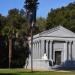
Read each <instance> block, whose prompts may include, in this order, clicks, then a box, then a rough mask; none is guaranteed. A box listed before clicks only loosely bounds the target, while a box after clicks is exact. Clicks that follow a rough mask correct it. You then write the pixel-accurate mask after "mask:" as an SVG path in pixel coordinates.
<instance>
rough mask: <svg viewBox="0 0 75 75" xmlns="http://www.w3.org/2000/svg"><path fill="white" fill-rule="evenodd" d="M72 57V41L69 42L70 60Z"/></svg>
mask: <svg viewBox="0 0 75 75" xmlns="http://www.w3.org/2000/svg"><path fill="white" fill-rule="evenodd" d="M71 59H72V41H70V42H69V60H71Z"/></svg>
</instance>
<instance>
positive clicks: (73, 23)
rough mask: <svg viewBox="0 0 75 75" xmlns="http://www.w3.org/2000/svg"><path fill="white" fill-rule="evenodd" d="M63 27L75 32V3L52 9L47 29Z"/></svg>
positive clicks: (48, 17)
mask: <svg viewBox="0 0 75 75" xmlns="http://www.w3.org/2000/svg"><path fill="white" fill-rule="evenodd" d="M58 25H63V26H64V27H66V28H68V29H70V30H72V31H73V32H75V2H73V3H70V4H69V5H68V6H66V7H62V8H58V9H51V11H50V12H49V13H48V16H47V27H46V29H49V28H52V27H55V26H58Z"/></svg>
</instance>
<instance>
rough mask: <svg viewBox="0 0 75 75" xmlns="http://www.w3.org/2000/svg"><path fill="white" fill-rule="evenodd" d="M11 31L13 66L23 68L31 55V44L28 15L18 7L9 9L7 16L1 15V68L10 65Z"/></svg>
mask: <svg viewBox="0 0 75 75" xmlns="http://www.w3.org/2000/svg"><path fill="white" fill-rule="evenodd" d="M10 31H11V35H12V39H11V40H12V59H11V67H12V68H19V67H20V68H21V67H23V66H24V65H25V60H26V58H27V57H28V55H29V46H28V39H27V37H28V36H27V20H26V16H25V14H24V13H23V12H22V11H21V12H20V11H19V10H18V9H11V10H9V12H8V16H6V17H4V16H2V15H0V68H8V66H9V65H8V64H9V62H8V61H9V45H10V44H9V34H10ZM17 34H18V35H17ZM16 43H17V44H16Z"/></svg>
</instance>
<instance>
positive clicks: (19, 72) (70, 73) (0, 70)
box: [0, 69, 75, 75]
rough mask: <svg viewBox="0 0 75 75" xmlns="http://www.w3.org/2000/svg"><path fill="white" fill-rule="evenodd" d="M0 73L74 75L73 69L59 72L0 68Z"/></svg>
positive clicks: (13, 74)
mask: <svg viewBox="0 0 75 75" xmlns="http://www.w3.org/2000/svg"><path fill="white" fill-rule="evenodd" d="M0 75H75V72H74V71H69V72H62V71H61V72H60V71H41V72H38V71H34V72H33V73H32V72H31V71H30V70H25V69H0Z"/></svg>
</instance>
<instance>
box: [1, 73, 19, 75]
mask: <svg viewBox="0 0 75 75" xmlns="http://www.w3.org/2000/svg"><path fill="white" fill-rule="evenodd" d="M0 75H18V74H11V73H7V74H3V73H0Z"/></svg>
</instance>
